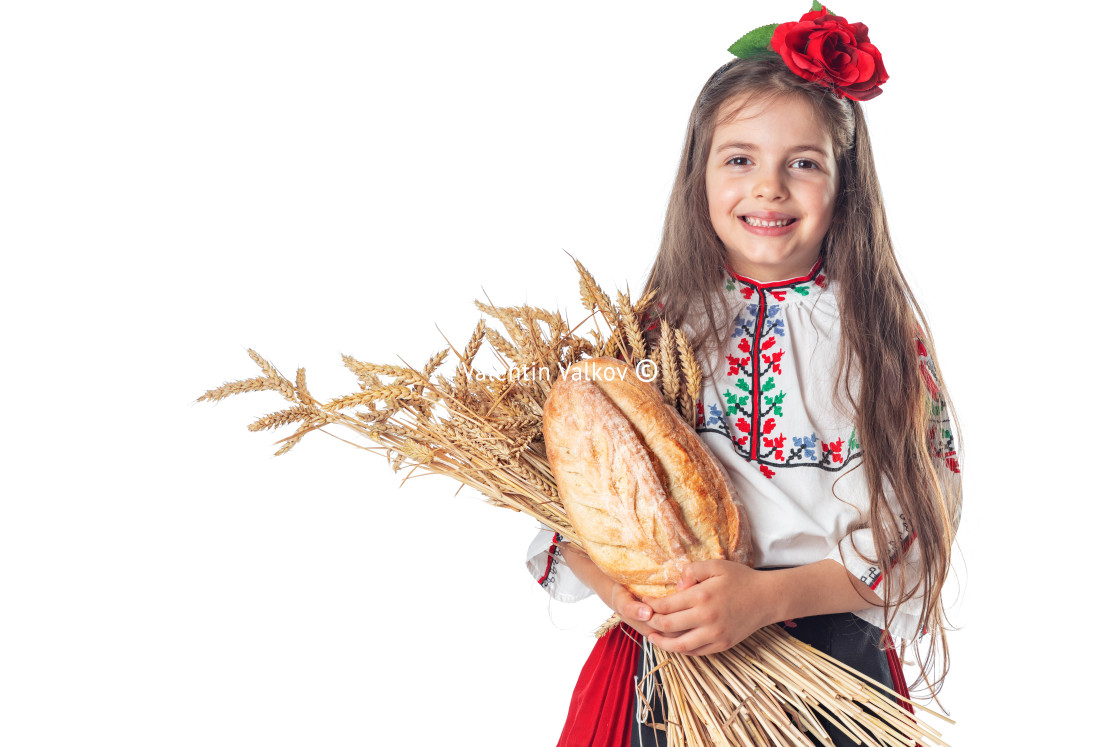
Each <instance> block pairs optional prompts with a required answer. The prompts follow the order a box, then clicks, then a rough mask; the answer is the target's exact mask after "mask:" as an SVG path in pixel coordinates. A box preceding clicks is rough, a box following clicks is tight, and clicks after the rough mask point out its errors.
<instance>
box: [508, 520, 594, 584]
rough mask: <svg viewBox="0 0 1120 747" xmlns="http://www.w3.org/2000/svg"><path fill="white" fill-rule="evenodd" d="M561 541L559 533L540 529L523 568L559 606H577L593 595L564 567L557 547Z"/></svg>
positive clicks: (531, 544) (530, 545)
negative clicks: (561, 603) (570, 603)
mask: <svg viewBox="0 0 1120 747" xmlns="http://www.w3.org/2000/svg"><path fill="white" fill-rule="evenodd" d="M563 540H564V538H563V537H561V536H560V533H559V532H554V531H552V530H551V529H541V530H540V531H539V532H538V533H537V536H536V537H535V538H533V541H532V542H531V543H529V552H528V553H527V555H526V557H525V567H526V568H528V569H529V573H530V574H531V575H532V576H533V578H534V579H535V580H536V582H537V583H538V584H540V585H541V588H543V589H544V590H545V591H547V592H548V593H549V595H550V596H551V597H552V598H553V599H556V600H557V601H560V602H578V601H579V600H581V599H586V598H587V597H589V596H591V595H592V594H593V593H594V592H592V591H591V589H590V588H588V587H587V586H584V584H583V582H582V581H580V580H579V579H578V578H576V574H574V573H572V570H571V569H570V568H568V566H567V565H566V564H565V563H564V559H563V557H562V556H561V555H560V552H559V551H558V549H557V547H556V546H557V544H558V543H560V542H562V541H563Z"/></svg>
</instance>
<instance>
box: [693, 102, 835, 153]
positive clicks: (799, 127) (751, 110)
mask: <svg viewBox="0 0 1120 747" xmlns="http://www.w3.org/2000/svg"><path fill="white" fill-rule="evenodd" d="M745 130H753V131H765V132H768V133H771V134H774V135H778V136H781V135H789V136H792V137H796V138H797V139H804V138H806V137H813V138H814V139H818V140H820V141H821V142H824V143H828V144H831V142H832V138H831V136H830V134H829V129H828V127H826V126H825V124H824V122H823V121H822V120H821V117H820V115H819V114H818V113H817V111H816V109H815V108H814V107H813V106H812V104H810V103H809V102H808V101H806V100H805V99H804V98H803V97H801V96H797V95H792V94H787V95H749V94H745V95H740V96H737V97H734V98H731V99H728V100H727V101H725V102H724V103H723V104H722V105H721V106H720V108H719V112H718V114H717V116H716V118H715V130H714V132H713V134H714V136H715V137H719V136H720V134H721V133H724V132H730V131H745Z"/></svg>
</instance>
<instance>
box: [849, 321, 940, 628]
mask: <svg viewBox="0 0 1120 747" xmlns="http://www.w3.org/2000/svg"><path fill="white" fill-rule="evenodd" d="M917 345H918V358H919V364H920V372H921V376H922V381H923V382H924V384H925V389H926V392H927V393H928V394H929V400H928V402H929V408H930V415H931V417H930V428H929V431H928V433H927V443H928V446H929V454H930V458H931V460H932V461H933V466H934V470H935V471H936V473H937V480H938V483H939V484H940V487H941V492H942V495H943V496H944V499H945V501H946V508H947V511H948V514H949V519H950V521H951V523H952V533H953V535H954V536H955V535H956V531H957V527H958V525H959V524H960V515H961V500H960V495H961V491H960V461H959V458H958V454H957V450H956V441H955V438H954V436H953V424H952V422H951V419H950V416H949V408H948V406H947V403H946V401H945V399H944V397H943V396H942V394H941V387H940V385H939V382H938V380H937V376H936V374H935V372H934V367H933V362H932V359H931V358H930V356H929V354H928V353H927V351H926V348H925V346H924V345H923V344H922V342H921V340H918V343H917ZM885 492H886V498H887V502H888V504H889V505H890V506H891V507H892V509H893V511H894V514H895V516H896V517H897V518H898V526H899V536H898V537H897V539H896V540H895V541H893V542H891V554H890V559H889V560H888V561H887V562H886V563H879V562H876V561H875V560H868V559H869V558H871V559H874V558H875V557H876V553H875V542H874V537H873V534H872V531H871V529H870V528H866V527H863V528H859V529H856V530H855V531H853V532H850V533H849V534H848V535H847V536H846V537H844V539H842V540H841V541H840V543H839V544H838V545H837V546H836V547H835V548H833V550H832V552H830V553H829V554H828V556H827V557H828V558H830V559H832V560H835V561H837V562H838V563H840V564H841V565H843V566H844V567H845V568H847V569H848V570H849V571H851V572H852V573H853V574H854V575H855V576H856V577H858V578H859V579H860V580H861V581H863V582H864V583H865V584H867V586H868V587H869V588H870V589H872V590H873V591H875V592H876V594H878V595H879V596H880V598H882V585H883V576H884V574H886V573H889V574H891V575H892V579H891V580H892V582H893V583H894V584H895V585H896V588H897V587H898V584H901V583H905V584H906V585H907V586H912V585H913V584H914V579H917V578H919V577H920V573H921V566H920V564H919V557H918V551H917V548H916V547H914V540H915V537H916V533H915V532H914V531H913V529H912V528H911V524H910V523H909V521H908V520H907V517H906V516H905V515H904V514H903V513H902V511H901V509H900V507H899V505H898V503H897V501H896V499H895V497H894V491H893V490H891V489H890V487H889V486H887V488H886V491H885ZM903 579H905V581H904V580H903ZM922 603H923V599H922V598H921V596H920V595H916V596H914V597H913V598H911V599H909V600H907V601H906V602H905V603H903V604H902V605H901V606H900V608H899V611H898V614H897V616H896V617H895V621H894V624H893V625H892V626H891V630H890V633H891V635H892V636H894V637H896V638H903V639H907V640H910V639H913V638H916V637H917V636H918V634H919V633H921V631H920V630H919V627H920V625H921V621H920V614H921V609H922Z"/></svg>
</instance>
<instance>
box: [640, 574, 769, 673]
mask: <svg viewBox="0 0 1120 747" xmlns="http://www.w3.org/2000/svg"><path fill="white" fill-rule="evenodd" d="M767 573H768V572H765V571H756V570H754V569H752V568H751V567H749V566H746V565H743V564H741V563H734V562H732V561H730V560H702V561H699V562H696V563H690V564H689V565H687V566H685V569H684V572H683V573H682V574H681V580H680V582H679V583H678V584H677V589H679V591H677V592H676V593H675V594H671V595H669V596H667V597H663V598H661V599H646V600H643V601H645V603H646V604H647V605H648V606H649V607H651V608H652V609H653V611H654V615H653V617H652V618H650V620H649V622H648V627H649V628H652V629H653V630H652V631H651V632H650V633H645V634H644V635H646V637H647V638H649V640H650V642H651V643H653V644H654V645H655V646H657V647H658V648H660V649H662V650H664V651H675V652H677V653H682V654H689V655H693V656H695V655H698V654H714V653H718V652H720V651H725V650H727V649H729V648H731V647H732V646H734V645H735V644H737V643H739V642H740V641H742V640H743V639H744V638H746V637H747V636H749V635H750V634H751V633H753V632H755V631H756V630H758V629H759V628H761V627H763V626H764V625H768V624H770V623H771V622H775V619H771V618H772V617H773V616H774V613H775V610H776V605H775V602H774V599H773V597H772V588H771V585H770V584H769V583H768V582H767V581H768V579H767ZM777 619H782V618H780V617H779V618H777Z"/></svg>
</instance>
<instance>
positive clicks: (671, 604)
mask: <svg viewBox="0 0 1120 747" xmlns="http://www.w3.org/2000/svg"><path fill="white" fill-rule="evenodd" d="M646 604H647V605H649V606H650V608H651V609H652V610H653V611H654V613H656V614H658V615H671V614H673V613H674V612H680V611H682V610H687V609H691V608H692V607H693V606H694V602H693V600H692V595H690V594H689V593H688V591H687V590H686V591H679V592H677V593H676V594H670V595H669V596H667V597H661V598H660V599H647V600H646Z"/></svg>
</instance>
